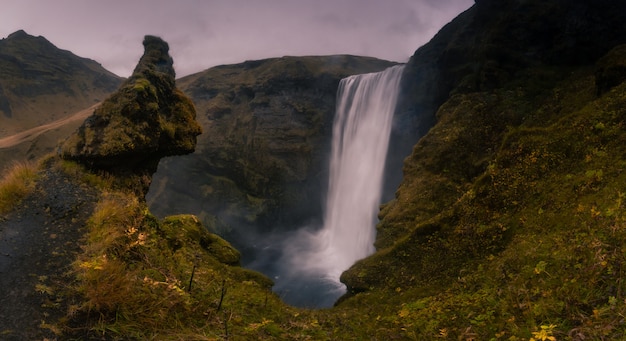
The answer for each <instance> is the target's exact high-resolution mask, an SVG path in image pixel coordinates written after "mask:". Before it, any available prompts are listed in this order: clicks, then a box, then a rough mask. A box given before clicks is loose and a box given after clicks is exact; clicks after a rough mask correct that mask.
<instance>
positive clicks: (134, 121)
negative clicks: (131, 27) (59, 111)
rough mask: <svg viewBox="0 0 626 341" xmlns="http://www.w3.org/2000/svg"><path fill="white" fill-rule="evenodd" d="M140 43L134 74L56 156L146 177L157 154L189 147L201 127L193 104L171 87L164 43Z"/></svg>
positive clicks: (185, 151)
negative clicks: (141, 47)
mask: <svg viewBox="0 0 626 341" xmlns="http://www.w3.org/2000/svg"><path fill="white" fill-rule="evenodd" d="M143 44H144V47H145V52H144V55H143V56H142V57H141V59H140V61H139V63H138V64H137V67H136V68H135V71H134V72H133V75H132V76H131V77H130V78H129V79H128V80H127V81H126V82H124V83H123V84H122V86H121V87H120V89H119V90H118V91H117V92H115V93H114V94H113V95H111V96H110V97H109V98H108V99H106V100H105V101H104V102H103V103H102V105H101V106H100V107H98V108H97V109H96V110H95V111H94V113H93V115H92V116H90V117H88V118H87V119H86V120H85V122H84V123H83V125H82V126H81V127H80V128H79V129H78V131H77V132H76V133H75V134H74V135H73V136H71V137H69V138H68V139H67V140H66V141H65V142H63V144H62V145H61V146H60V150H59V153H60V155H61V157H63V158H66V159H71V160H77V161H79V162H81V163H83V164H85V165H87V166H89V167H91V168H95V169H102V170H105V171H110V172H112V173H114V174H115V173H116V174H137V175H151V174H152V173H154V171H156V166H157V164H158V162H159V160H160V159H161V158H162V157H165V156H170V155H180V154H188V153H191V152H193V151H194V149H195V144H196V136H198V135H199V134H200V133H201V132H202V130H201V128H200V126H199V125H198V123H197V122H196V121H195V116H196V112H195V107H194V105H193V103H192V102H191V100H190V99H189V98H187V97H186V96H185V95H184V94H183V93H182V92H180V91H179V90H178V89H176V87H175V79H174V77H175V72H174V69H173V66H172V65H173V61H172V58H171V57H170V56H169V54H168V50H169V47H168V45H167V43H166V42H164V41H163V40H161V39H160V38H158V37H153V36H146V37H145V39H144V42H143ZM145 185H146V186H147V185H149V183H146V184H145Z"/></svg>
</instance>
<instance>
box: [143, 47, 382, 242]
mask: <svg viewBox="0 0 626 341" xmlns="http://www.w3.org/2000/svg"><path fill="white" fill-rule="evenodd" d="M391 65H393V63H391V62H386V61H381V60H377V59H373V58H365V57H354V56H329V57H283V58H276V59H268V60H261V61H248V62H245V63H243V64H237V65H227V66H218V67H215V68H211V69H209V70H206V71H204V72H201V73H198V74H195V75H191V76H188V77H185V78H182V79H180V80H179V84H180V87H181V89H182V90H183V91H185V93H187V94H189V96H190V97H191V98H192V99H193V100H194V102H195V103H196V106H197V108H198V112H199V115H198V121H199V122H200V124H201V125H202V126H203V129H204V134H203V135H201V136H200V137H199V140H198V147H197V151H196V153H194V154H192V155H189V156H186V157H184V158H172V159H171V160H164V161H163V162H162V163H161V165H160V166H159V171H158V173H157V174H156V175H155V184H154V185H153V187H152V190H151V193H150V194H149V196H148V200H149V202H150V203H151V207H152V209H153V210H154V211H155V212H156V213H157V214H160V215H165V214H173V213H175V212H186V211H191V212H194V213H196V214H198V215H200V216H204V217H205V218H206V219H207V221H206V222H207V223H210V222H209V220H210V219H211V218H210V216H213V215H216V216H217V217H218V218H219V219H220V221H221V227H218V228H222V229H228V227H226V225H230V226H241V227H243V226H255V227H260V228H261V229H262V230H263V229H264V230H269V229H274V228H277V227H283V226H288V227H297V226H300V225H299V224H303V223H306V222H308V221H309V220H311V219H314V218H317V217H319V215H320V211H321V204H322V199H321V195H322V193H324V188H325V186H326V181H327V180H326V179H327V176H326V174H325V172H327V164H326V163H327V161H326V159H327V157H328V153H329V151H330V135H331V133H332V119H333V115H334V109H335V99H336V91H337V87H338V84H339V81H340V80H341V78H344V77H346V76H348V75H352V74H358V73H367V72H375V71H380V70H383V69H385V68H386V67H389V66H391ZM180 174H192V175H193V176H184V177H183V176H180ZM218 224H220V223H218ZM248 232H252V231H248ZM248 232H245V231H242V233H243V234H246V233H248Z"/></svg>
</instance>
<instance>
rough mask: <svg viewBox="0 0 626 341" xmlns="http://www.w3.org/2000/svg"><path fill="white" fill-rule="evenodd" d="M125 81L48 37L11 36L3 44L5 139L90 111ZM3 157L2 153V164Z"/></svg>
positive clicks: (0, 121) (0, 127)
mask: <svg viewBox="0 0 626 341" xmlns="http://www.w3.org/2000/svg"><path fill="white" fill-rule="evenodd" d="M121 81H122V78H120V77H118V76H116V75H114V74H113V73H111V72H109V71H107V70H106V69H104V68H103V67H102V66H101V65H100V64H98V63H97V62H95V61H93V60H91V59H86V58H81V57H78V56H76V55H74V54H73V53H71V52H69V51H65V50H61V49H59V48H57V47H56V46H54V45H53V44H52V43H50V42H49V41H48V40H46V39H45V38H44V37H41V36H39V37H34V36H32V35H29V34H27V33H26V32H24V31H22V30H20V31H17V32H15V33H12V34H11V35H9V36H8V37H7V38H5V39H2V40H0V138H2V137H6V136H9V135H12V134H15V133H17V132H21V131H24V130H27V129H30V128H33V127H36V126H39V125H42V124H46V123H50V122H53V121H56V120H59V119H63V118H66V117H68V116H71V115H72V114H74V113H76V112H78V111H80V110H82V109H85V108H88V107H90V106H92V105H94V104H95V103H97V102H100V101H102V100H104V99H105V98H106V96H107V95H108V94H109V93H111V92H112V91H114V90H115V89H116V88H117V87H118V86H119V84H120V83H121ZM78 123H80V122H78ZM74 128H75V126H72V130H73V129H74ZM52 139H53V141H50V142H51V145H52V146H53V145H54V144H56V138H52ZM44 144H45V145H47V143H44ZM22 149H24V150H21V151H22V152H28V148H25V147H22ZM44 149H45V148H44ZM3 154H4V153H3V150H0V162H1V161H3V157H2V156H3ZM35 154H37V155H33V156H38V155H40V154H41V153H40V152H38V153H35ZM25 156H26V155H25Z"/></svg>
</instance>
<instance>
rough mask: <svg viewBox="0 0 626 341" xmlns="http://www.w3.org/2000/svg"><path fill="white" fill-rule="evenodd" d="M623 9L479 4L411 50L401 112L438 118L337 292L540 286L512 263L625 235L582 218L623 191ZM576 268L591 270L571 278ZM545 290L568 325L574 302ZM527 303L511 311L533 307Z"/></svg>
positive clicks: (616, 5)
mask: <svg viewBox="0 0 626 341" xmlns="http://www.w3.org/2000/svg"><path fill="white" fill-rule="evenodd" d="M625 13H626V4H625V3H623V2H620V1H600V2H593V3H590V2H584V1H574V2H572V1H567V2H566V1H549V2H545V1H514V0H511V1H479V2H477V4H476V5H475V6H474V7H472V8H471V9H470V10H468V11H466V12H465V13H463V14H461V15H460V16H459V17H458V18H456V19H455V20H454V21H453V22H451V23H450V24H448V25H447V26H446V27H444V28H443V29H442V30H441V32H440V33H439V34H438V35H437V36H436V37H435V38H433V40H432V41H431V42H430V43H429V44H427V45H425V46H424V47H422V48H420V49H418V50H417V51H416V53H415V54H414V56H413V57H412V59H411V61H410V62H409V63H408V65H407V68H406V71H405V78H404V79H403V82H404V93H403V98H402V101H401V102H400V106H401V108H400V109H399V113H400V114H407V113H411V112H412V113H415V112H424V111H425V112H427V113H433V114H434V113H435V110H436V116H433V121H435V122H436V123H435V124H434V126H433V128H432V129H431V130H430V131H429V132H428V134H427V135H426V136H425V137H424V138H422V139H421V140H420V141H419V143H418V144H417V145H416V146H415V148H414V150H413V153H412V155H411V156H410V157H408V158H407V159H406V161H405V166H404V175H405V176H404V179H403V181H402V184H401V185H400V187H399V189H398V191H397V193H396V198H395V199H394V200H392V201H391V202H389V203H388V204H387V205H385V206H384V207H383V209H382V210H381V213H380V218H381V221H380V224H379V225H378V238H377V242H376V246H377V248H378V250H379V252H377V253H376V254H375V255H374V256H372V257H370V258H368V259H365V260H363V261H361V262H359V263H357V264H356V265H355V266H354V267H353V268H351V269H350V270H349V271H347V272H345V273H344V275H343V276H342V280H343V281H344V282H345V283H346V284H347V285H348V287H349V288H351V289H352V290H353V291H354V292H358V291H368V290H375V289H376V288H385V289H383V290H392V289H394V288H396V289H397V291H398V292H399V291H402V290H413V289H411V288H420V290H422V291H423V292H425V293H426V292H428V293H432V292H433V290H435V291H437V292H439V293H440V292H442V291H446V292H447V294H436V295H435V296H436V297H437V298H433V299H434V300H437V299H442V297H443V296H445V295H448V294H450V293H451V292H452V291H454V292H457V293H458V292H459V291H460V292H463V293H470V292H471V293H472V294H471V295H473V294H476V292H475V291H472V290H471V289H469V288H468V287H467V286H471V285H472V284H468V283H469V282H471V283H474V284H475V283H479V282H480V283H482V284H480V285H481V286H482V288H483V290H485V291H486V292H489V290H492V289H493V290H494V291H495V290H496V289H497V288H498V287H499V288H502V287H503V286H507V285H510V286H514V287H516V288H517V286H518V285H526V286H537V287H539V288H541V289H539V290H544V291H542V292H544V293H545V292H547V291H551V290H554V288H553V285H558V283H562V282H558V281H554V283H552V282H550V281H549V280H544V281H537V280H538V279H537V278H532V275H531V273H532V271H530V272H528V273H527V272H525V271H526V270H524V269H525V268H524V267H529V268H530V269H531V270H532V267H533V266H535V265H536V264H538V263H539V262H541V261H543V262H548V263H550V262H552V263H551V264H559V265H555V267H558V266H562V267H567V266H570V265H571V266H574V265H572V264H571V262H574V261H573V260H571V259H568V260H566V258H567V256H566V254H567V253H576V252H588V251H589V250H588V248H589V246H588V245H586V243H590V242H591V241H590V240H591V239H596V240H603V242H606V243H607V244H606V245H610V246H607V247H608V248H609V249H611V248H619V247H620V246H619V243H620V242H618V241H617V239H620V240H621V238H623V237H624V236H623V235H621V234H620V235H619V237H618V234H614V235H613V237H607V235H606V233H608V232H607V231H610V230H611V224H613V223H614V220H612V219H613V218H609V216H606V217H605V219H604V220H602V222H601V223H600V222H599V220H598V221H595V222H594V221H593V219H592V217H591V216H593V213H591V214H587V213H588V212H593V211H594V210H598V209H599V208H598V207H599V206H602V207H604V209H605V210H611V212H613V211H612V210H613V208H612V207H614V206H615V201H614V200H616V199H615V197H616V196H619V194H618V193H617V190H616V187H615V186H623V176H622V175H621V171H620V170H619V169H620V168H619V166H616V165H617V164H618V163H620V162H621V161H619V160H620V158H621V157H620V156H619V155H623V154H622V153H623V146H621V144H620V143H619V142H616V141H621V140H623V138H624V133H623V131H622V129H621V128H620V127H621V126H622V124H623V117H624V116H623V115H624V110H623V104H624V100H625V97H624V94H623V91H624V83H623V81H624V73H623V61H624V52H623V51H624V49H623V45H622V46H620V44H623V43H625V42H626V27H625V26H624V25H623V22H624V20H625V19H626V14H625ZM540 18H549V20H548V19H546V20H543V19H540ZM620 103H621V104H620ZM598 153H600V154H598ZM605 153H606V154H605ZM598 172H599V173H598ZM598 176H599V177H598ZM618 184H620V185H618ZM620 188H621V187H620ZM607 198H612V199H608V200H607ZM619 200H621V199H619ZM600 202H602V204H600ZM592 203H595V204H592ZM620 207H621V206H620ZM606 212H608V211H605V213H600V214H598V215H596V217H599V216H600V215H602V214H606ZM612 214H613V213H610V214H609V215H612ZM574 217H575V218H574ZM596 222H599V223H598V224H596V225H594V224H595V223H596ZM582 226H587V227H589V226H594V228H593V230H592V231H593V232H590V236H591V237H589V236H586V237H589V239H587V238H582V237H581V236H580V235H578V237H576V238H574V237H572V239H571V244H568V245H567V246H564V245H563V242H562V241H563V239H562V238H565V239H567V238H568V237H564V236H565V235H570V236H571V235H572V234H576V233H579V232H580V230H579V229H580V228H581V227H582ZM581 233H582V232H581ZM611 238H616V239H615V240H611ZM531 240H534V241H535V242H538V243H544V244H546V245H551V247H552V249H551V250H547V249H544V248H542V247H540V246H533V245H532V243H533V242H530V241H531ZM559 248H562V249H559ZM557 249H559V250H560V251H556V250H557ZM575 250H579V251H575ZM494 257H495V258H494ZM618 258H620V259H619V260H616V261H617V262H618V263H619V262H622V261H623V258H622V257H618ZM486 259H488V260H486ZM494 259H495V261H493V262H490V261H489V260H494ZM520 259H531V260H529V262H530V263H532V264H525V261H522V260H520ZM581 262H582V261H581ZM585 262H586V261H585ZM582 263H584V262H582ZM541 264H545V263H541ZM566 264H567V265H566ZM585 264H586V263H585ZM585 266H587V265H585ZM589 266H591V265H589ZM490 267H493V268H495V269H498V270H493V271H490V270H487V269H488V268H490ZM535 269H537V268H535ZM542 269H543V268H542ZM497 271H501V273H499V274H498V273H497ZM536 271H537V272H536V273H537V274H539V273H542V271H543V270H541V269H537V270H536ZM551 275H552V276H554V274H553V273H552V274H551ZM587 275H589V276H590V278H589V281H595V280H596V279H593V278H596V277H594V276H596V275H597V276H601V275H600V274H595V273H594V274H591V273H585V274H584V275H582V274H580V273H579V274H577V275H573V276H575V277H576V276H582V277H584V276H587ZM498 276H501V277H498ZM559 276H569V275H566V274H564V273H561V272H559ZM494 277H495V278H494ZM582 277H578V278H582ZM470 278H471V280H470ZM491 280H493V281H494V282H493V283H492V282H489V281H491ZM615 280H617V279H615ZM498 281H500V282H498ZM557 282H558V283H557ZM485 283H491V284H485ZM498 283H499V284H498ZM522 283H524V284H522ZM490 285H493V287H491V286H490ZM450 288H452V289H450ZM447 290H450V291H447ZM465 290H467V291H465ZM602 290H605V291H603V292H602V293H600V292H594V294H593V295H597V296H596V297H595V298H594V299H597V300H598V302H599V301H602V300H606V299H608V296H607V295H610V294H609V293H610V292H611V289H610V288H609V287H608V286H607V287H604V286H603V287H602V289H599V291H602ZM570 294H571V293H570ZM487 295H490V294H487ZM494 295H496V294H494ZM497 295H502V297H503V299H504V297H507V299H508V298H509V297H508V296H506V295H507V294H497ZM564 295H565V294H564ZM603 295H604V296H603ZM557 296H558V295H557ZM574 296H576V295H574ZM472 297H473V298H472V299H476V297H475V296H472ZM457 298H458V297H457ZM447 299H450V301H447V302H448V303H449V304H451V305H454V304H456V303H452V301H453V300H454V299H451V298H450V297H448V298H445V299H444V300H447ZM552 299H554V300H555V301H559V302H562V300H569V301H568V302H569V303H568V304H567V307H566V308H563V309H562V310H559V311H560V313H562V314H563V315H561V316H567V317H565V319H570V322H571V321H573V320H576V321H578V320H577V319H578V318H577V317H575V315H576V314H577V311H579V310H577V309H581V307H582V305H583V304H584V303H582V301H585V300H586V299H585V298H582V297H580V296H576V297H575V298H574V297H573V296H572V297H569V298H566V297H565V296H558V297H552ZM578 300H580V301H578ZM481 304H487V303H484V302H483V303H481ZM533 304H535V305H536V306H543V305H544V304H545V305H549V304H550V303H547V302H545V301H542V300H541V299H537V300H536V301H535V302H534V303H533ZM448 307H449V306H448ZM451 309H454V308H451ZM458 309H459V311H462V310H463V309H462V308H458ZM526 309H529V308H528V307H526V306H520V307H519V310H520V311H519V312H518V313H519V314H518V315H517V318H520V316H530V315H532V312H528V311H527V310H526ZM557 310H558V309H557ZM510 314H512V315H515V314H517V313H514V312H510ZM524 314H528V315H524ZM418 315H420V313H417V310H416V311H415V314H414V317H415V319H416V320H414V321H417V320H418V319H420V318H424V317H423V316H421V317H419V316H418ZM448 317H449V316H448ZM533 318H536V320H537V321H538V322H536V323H541V322H540V321H539V320H541V319H540V318H539V317H536V316H535V317H533ZM576 323H580V321H578V322H576ZM459 333H460V332H459Z"/></svg>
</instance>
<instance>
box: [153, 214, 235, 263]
mask: <svg viewBox="0 0 626 341" xmlns="http://www.w3.org/2000/svg"><path fill="white" fill-rule="evenodd" d="M160 230H161V232H162V233H163V234H164V237H165V239H166V240H167V241H168V243H169V245H170V247H171V248H172V249H173V250H174V251H176V250H178V249H180V248H182V247H190V246H192V245H194V244H199V245H200V247H202V248H203V249H204V250H206V251H208V252H209V253H210V254H211V255H212V256H213V257H215V258H216V259H217V260H218V261H220V262H221V263H224V264H228V265H239V261H240V259H241V254H240V253H239V251H237V250H236V249H235V248H234V247H233V246H232V245H230V243H228V242H227V241H226V240H224V239H222V238H221V237H219V236H218V235H216V234H213V233H210V232H209V231H208V230H207V229H206V228H205V227H204V226H203V225H202V223H201V222H200V220H199V219H198V218H197V217H196V216H194V215H189V214H184V215H176V216H169V217H166V218H165V219H163V222H162V224H161V228H160Z"/></svg>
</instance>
